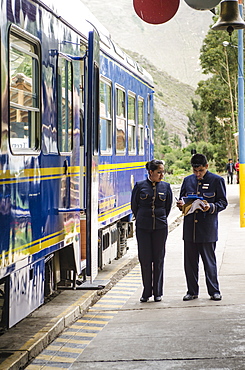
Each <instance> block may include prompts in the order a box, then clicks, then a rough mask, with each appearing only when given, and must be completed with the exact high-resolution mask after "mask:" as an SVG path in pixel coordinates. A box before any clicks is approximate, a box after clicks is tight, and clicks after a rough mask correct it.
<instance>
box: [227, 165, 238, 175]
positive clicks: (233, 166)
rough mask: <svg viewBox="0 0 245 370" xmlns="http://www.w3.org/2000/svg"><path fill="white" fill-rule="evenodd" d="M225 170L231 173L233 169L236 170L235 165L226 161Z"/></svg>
mask: <svg viewBox="0 0 245 370" xmlns="http://www.w3.org/2000/svg"><path fill="white" fill-rule="evenodd" d="M226 171H227V172H228V173H233V171H236V167H235V165H234V163H227V164H226Z"/></svg>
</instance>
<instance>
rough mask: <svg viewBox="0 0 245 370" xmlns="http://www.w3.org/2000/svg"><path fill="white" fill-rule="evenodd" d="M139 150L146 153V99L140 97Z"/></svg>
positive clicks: (140, 152)
mask: <svg viewBox="0 0 245 370" xmlns="http://www.w3.org/2000/svg"><path fill="white" fill-rule="evenodd" d="M138 150H139V154H144V99H143V98H139V99H138Z"/></svg>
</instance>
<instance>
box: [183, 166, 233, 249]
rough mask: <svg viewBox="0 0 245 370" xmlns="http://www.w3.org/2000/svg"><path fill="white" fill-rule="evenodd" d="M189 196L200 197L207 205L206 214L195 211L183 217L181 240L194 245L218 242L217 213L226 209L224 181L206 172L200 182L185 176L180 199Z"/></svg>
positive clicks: (195, 178) (194, 176) (193, 177)
mask: <svg viewBox="0 0 245 370" xmlns="http://www.w3.org/2000/svg"><path fill="white" fill-rule="evenodd" d="M190 194H197V195H198V196H202V197H203V198H204V199H205V200H206V201H207V202H208V203H209V204H210V209H209V210H208V211H207V212H203V211H201V210H196V211H195V212H194V213H191V214H189V215H187V216H185V217H184V226H183V239H184V240H185V241H191V242H194V243H209V242H216V241H217V240H218V213H219V212H220V211H223V210H224V209H225V208H226V207H227V204H228V202H227V199H226V188H225V181H224V179H223V178H222V177H221V176H218V175H216V174H213V173H211V172H209V171H207V172H206V174H205V175H204V177H203V179H202V180H198V179H197V177H196V175H194V174H193V175H190V176H187V177H186V178H185V179H184V181H183V184H182V186H181V189H180V198H182V197H186V196H187V195H190Z"/></svg>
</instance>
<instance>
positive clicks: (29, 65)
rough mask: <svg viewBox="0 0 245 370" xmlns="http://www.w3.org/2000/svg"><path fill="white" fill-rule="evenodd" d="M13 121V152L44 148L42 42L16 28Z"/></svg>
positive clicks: (11, 57)
mask: <svg viewBox="0 0 245 370" xmlns="http://www.w3.org/2000/svg"><path fill="white" fill-rule="evenodd" d="M9 43H10V46H9V76H10V78H9V81H10V86H9V92H10V95H9V96H10V102H9V109H10V111H9V124H10V146H11V149H12V152H13V153H21V152H23V151H24V152H26V151H28V150H31V151H36V150H38V149H40V93H39V89H40V81H39V75H40V65H39V52H38V50H39V45H38V42H37V41H36V40H35V39H34V38H31V37H28V40H27V39H25V38H24V36H23V35H22V34H21V32H20V31H18V30H16V29H15V28H14V27H12V28H11V32H10V34H9Z"/></svg>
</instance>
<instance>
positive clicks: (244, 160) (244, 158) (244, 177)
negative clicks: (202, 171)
mask: <svg viewBox="0 0 245 370" xmlns="http://www.w3.org/2000/svg"><path fill="white" fill-rule="evenodd" d="M238 6H239V11H240V14H241V17H242V18H243V0H238ZM243 70H244V67H243V29H239V30H238V126H239V127H238V131H239V148H238V149H239V177H240V180H239V186H240V227H245V134H244V76H243Z"/></svg>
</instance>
